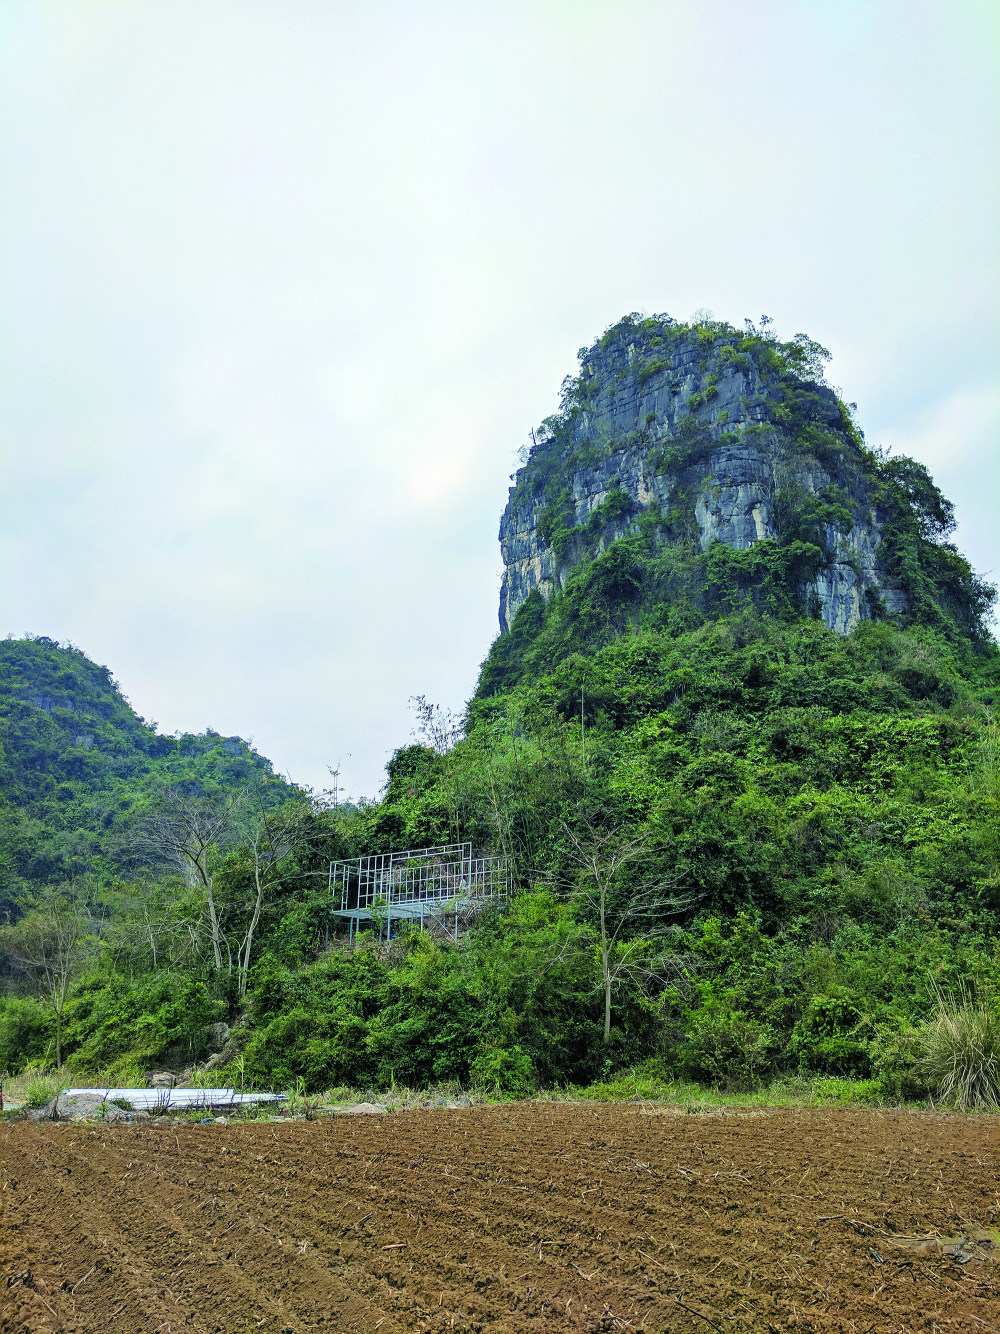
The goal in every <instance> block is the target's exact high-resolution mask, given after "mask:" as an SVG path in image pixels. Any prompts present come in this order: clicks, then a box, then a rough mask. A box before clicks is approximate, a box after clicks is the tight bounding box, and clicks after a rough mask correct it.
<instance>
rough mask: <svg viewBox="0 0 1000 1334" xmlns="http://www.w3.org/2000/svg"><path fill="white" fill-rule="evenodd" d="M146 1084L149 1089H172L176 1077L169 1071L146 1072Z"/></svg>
mask: <svg viewBox="0 0 1000 1334" xmlns="http://www.w3.org/2000/svg"><path fill="white" fill-rule="evenodd" d="M146 1083H147V1084H148V1085H149V1087H150V1088H151V1089H172V1088H173V1087H174V1086H175V1084H176V1083H177V1076H176V1075H175V1074H173V1073H172V1071H170V1070H147V1071H146Z"/></svg>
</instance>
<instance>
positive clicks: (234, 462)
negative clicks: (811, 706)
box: [0, 0, 1000, 796]
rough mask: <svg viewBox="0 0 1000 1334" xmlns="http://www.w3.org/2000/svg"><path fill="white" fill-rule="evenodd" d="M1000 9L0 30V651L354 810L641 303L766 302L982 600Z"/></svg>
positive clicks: (832, 5) (372, 8)
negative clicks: (613, 334)
mask: <svg viewBox="0 0 1000 1334" xmlns="http://www.w3.org/2000/svg"><path fill="white" fill-rule="evenodd" d="M998 38H1000V5H997V4H996V3H995V0H986V2H985V3H981V4H980V3H970V2H969V0H948V3H944V0H941V2H940V3H932V4H927V3H921V2H920V0H903V2H902V3H898V4H897V3H883V2H882V0H858V3H852V2H851V0H826V2H824V0H788V2H787V3H782V2H781V0H757V2H756V3H754V2H752V0H743V2H742V3H740V2H738V0H693V2H692V3H687V2H686V0H661V2H660V3H627V2H626V0H598V2H595V3H587V0H566V2H565V3H544V2H543V0H535V2H534V3H525V4H518V3H512V2H511V0H505V2H504V3H498V4H490V3H486V2H484V0H477V2H476V3H472V4H470V3H467V0H462V3H456V4H447V3H431V2H427V3H421V2H420V0H408V2H407V3H398V4H392V3H377V0H364V2H361V0H358V2H357V3H337V0H315V2H313V3H310V2H309V0H238V2H235V3H227V2H226V0H198V3H185V0H164V2H163V3H156V2H154V0H121V2H120V3H115V2H107V3H103V2H98V0H67V3H62V4H57V3H46V2H45V0H25V2H23V3H19V0H3V2H2V5H0V39H2V55H0V60H2V68H0V99H2V102H0V107H2V110H0V116H2V136H3V137H2V153H3V159H2V195H0V199H2V203H0V228H2V231H0V243H2V247H0V248H2V260H0V262H2V274H0V280H2V288H3V299H2V310H0V335H2V349H0V350H2V363H0V399H2V401H0V448H2V456H3V462H2V466H3V475H2V492H3V496H2V503H3V507H4V508H3V520H2V529H0V541H2V546H0V555H2V561H3V565H2V574H3V585H2V607H0V633H8V632H13V633H15V634H21V633H23V632H25V631H30V632H33V633H37V634H46V635H50V636H52V637H53V638H56V639H60V640H71V641H72V642H73V643H75V644H77V645H78V646H79V647H81V648H82V649H84V650H85V651H86V652H87V653H88V654H89V655H90V656H91V657H93V658H96V659H97V660H98V661H99V662H102V663H106V664H107V665H108V666H110V667H111V669H112V671H113V672H114V674H115V675H116V677H117V678H118V680H119V681H120V683H121V685H122V687H123V689H124V690H125V692H126V694H127V695H128V696H129V698H130V700H131V701H132V703H133V705H134V706H135V708H136V709H137V710H138V711H139V712H140V713H141V714H143V715H144V716H145V717H147V718H150V719H155V720H156V721H157V722H158V723H159V725H160V727H161V728H162V729H164V730H166V731H170V732H172V731H176V730H194V731H201V730H204V728H205V727H206V726H211V727H214V728H215V729H217V730H218V731H221V732H223V733H226V734H230V733H238V734H240V735H242V736H245V737H248V738H252V740H253V742H254V744H255V745H256V746H257V748H258V749H259V750H260V751H261V752H262V753H264V754H265V755H267V756H269V757H270V758H271V759H273V761H274V762H275V765H276V766H277V767H278V768H279V769H280V770H282V771H284V772H287V773H288V774H290V775H291V776H292V778H294V779H296V780H298V781H302V782H306V783H310V784H312V785H314V786H316V787H324V786H327V785H328V784H329V775H328V772H327V766H328V765H336V764H337V763H338V761H341V760H342V764H343V775H344V781H346V784H347V787H348V789H349V790H350V791H351V792H352V793H353V795H355V796H358V795H362V794H369V795H371V794H374V793H375V792H376V791H377V789H378V787H379V785H380V783H381V782H382V779H383V773H382V766H383V764H384V763H385V760H386V758H387V757H388V755H389V753H390V752H391V750H392V749H393V748H394V747H396V746H398V745H400V744H404V743H405V742H406V741H407V739H408V737H409V735H410V731H411V727H412V718H411V715H410V712H409V709H408V703H407V701H408V699H409V697H410V696H412V695H415V694H426V695H427V696H429V697H430V698H431V699H432V700H437V701H440V702H441V703H442V704H444V705H446V706H450V707H452V708H460V707H461V705H462V703H463V702H464V700H465V699H466V698H467V697H468V695H469V694H470V693H471V691H472V688H473V685H474V682H475V679H476V673H477V669H478V666H479V663H480V662H481V660H482V658H483V657H484V655H485V653H486V650H487V648H488V646H489V644H490V641H491V639H492V638H493V636H494V634H495V633H496V628H497V601H498V591H499V583H500V573H501V565H500V556H499V547H498V544H497V540H496V535H497V526H498V521H499V517H500V513H501V511H502V509H503V506H504V503H505V501H506V496H507V487H508V484H509V482H508V478H509V474H510V473H511V472H512V471H513V469H514V467H515V466H516V451H517V449H518V448H519V447H520V446H521V445H522V444H523V443H524V442H525V440H526V439H527V438H528V433H529V430H530V428H531V427H532V426H534V425H536V424H537V423H538V422H539V421H540V420H541V418H543V417H545V416H547V415H548V414H549V413H550V412H552V411H553V410H554V408H555V406H556V401H557V394H558V387H559V384H560V381H561V380H562V378H563V376H564V375H566V374H567V373H569V372H572V371H574V370H575V366H576V352H577V349H578V348H579V347H581V346H582V345H584V344H588V343H590V342H591V341H592V340H593V339H594V338H595V337H596V336H597V335H599V334H600V333H601V332H602V330H603V329H604V328H605V327H606V326H607V325H608V324H610V323H612V322H613V321H615V320H616V319H618V318H619V317H620V316H621V315H623V314H625V313H626V312H629V311H648V312H654V311H667V312H669V313H670V314H672V315H675V316H677V317H679V318H686V317H688V316H689V315H690V314H691V313H692V312H693V311H694V310H696V309H697V308H701V307H708V308H710V309H711V310H712V311H714V313H715V315H716V316H717V317H719V318H723V319H727V320H730V321H732V322H733V323H737V324H740V323H742V321H743V318H744V317H745V316H748V315H749V316H753V317H755V318H756V317H759V316H760V315H761V314H762V313H768V314H770V315H772V316H773V317H774V319H775V321H776V327H777V330H778V332H779V334H781V335H782V336H785V337H788V336H791V335H792V334H793V333H795V332H797V331H798V330H800V329H801V330H805V331H807V332H808V333H809V334H811V335H812V336H813V337H815V338H817V339H819V340H820V341H821V342H822V343H824V344H826V345H827V346H828V347H829V348H830V349H831V350H832V352H833V354H834V360H833V363H832V367H831V370H830V378H831V380H832V381H833V382H834V383H835V384H837V385H839V386H841V387H842V389H843V390H844V393H845V395H846V397H847V398H848V399H851V400H856V401H857V403H858V405H859V414H860V421H861V424H862V426H863V427H864V429H865V431H866V433H867V435H868V438H869V441H870V442H871V443H873V444H891V445H893V446H894V447H895V448H897V449H898V450H901V451H904V452H909V453H913V454H914V455H915V456H916V457H917V458H919V459H922V460H923V461H924V462H926V463H927V464H928V465H929V466H930V467H931V469H932V470H933V472H934V475H935V477H936V478H937V480H938V482H939V484H940V485H941V486H942V487H943V489H944V490H945V492H946V493H947V494H948V495H950V496H951V497H952V499H953V500H954V501H955V502H956V505H957V508H958V515H959V519H960V529H959V534H958V540H959V542H960V544H961V545H962V546H963V548H964V549H965V551H966V552H967V553H968V554H969V556H970V557H971V559H972V560H973V563H974V564H975V565H976V566H977V568H979V569H980V570H981V571H984V572H985V571H991V570H992V571H993V572H994V574H997V573H1000V569H998V567H1000V539H998V528H1000V524H998V512H1000V504H998V501H1000V444H998V435H1000V432H998V425H1000V377H998V373H997V372H998V364H1000V356H998V353H1000V324H998V313H997V312H998V310H1000V281H998V241H997V220H998V217H1000V209H998V203H1000V200H998V193H1000V151H998V89H1000V55H998Z"/></svg>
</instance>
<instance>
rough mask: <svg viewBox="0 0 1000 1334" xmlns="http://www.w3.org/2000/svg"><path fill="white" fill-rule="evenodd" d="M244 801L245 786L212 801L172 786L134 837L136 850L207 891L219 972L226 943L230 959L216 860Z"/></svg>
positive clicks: (230, 836)
mask: <svg viewBox="0 0 1000 1334" xmlns="http://www.w3.org/2000/svg"><path fill="white" fill-rule="evenodd" d="M246 805H247V794H246V792H245V791H243V790H241V791H239V792H235V793H229V794H227V795H226V796H224V797H222V798H219V799H214V800H212V799H208V798H204V797H189V796H185V795H184V794H183V793H180V792H176V791H168V792H165V793H163V795H162V796H161V797H160V800H159V802H158V804H157V807H156V808H155V809H154V810H153V811H152V812H150V814H148V815H147V816H146V818H145V820H144V821H143V823H142V825H141V826H140V829H139V832H138V836H137V838H136V839H135V842H134V850H135V851H137V852H139V853H140V855H144V856H145V858H146V859H147V860H148V861H149V862H150V863H151V864H154V865H157V864H158V865H159V866H161V867H170V868H171V869H173V870H174V871H176V872H177V873H178V874H179V875H182V876H183V877H184V878H185V880H187V882H188V884H190V885H192V886H194V887H197V888H199V889H200V890H201V891H202V893H203V894H204V896H205V910H206V915H207V918H208V934H209V940H210V942H211V946H212V961H213V964H214V967H215V970H216V972H219V973H221V972H222V971H223V968H224V966H226V965H224V963H223V948H225V949H226V956H227V957H226V964H227V965H228V966H231V965H232V958H231V954H230V951H229V949H228V946H227V945H226V942H225V938H224V935H223V931H222V922H221V919H220V914H219V909H218V903H217V901H216V894H215V881H214V859H215V855H216V853H217V851H218V849H219V848H220V847H222V846H224V845H225V844H227V843H231V842H232V841H233V839H234V837H235V836H236V834H237V831H238V825H239V817H240V816H241V815H242V814H243V813H244V810H245V807H246Z"/></svg>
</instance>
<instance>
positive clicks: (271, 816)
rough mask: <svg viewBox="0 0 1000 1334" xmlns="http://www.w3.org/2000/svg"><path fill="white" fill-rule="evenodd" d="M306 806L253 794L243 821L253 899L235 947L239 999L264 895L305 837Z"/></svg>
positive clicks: (274, 885)
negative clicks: (271, 803)
mask: <svg viewBox="0 0 1000 1334" xmlns="http://www.w3.org/2000/svg"><path fill="white" fill-rule="evenodd" d="M308 814H309V807H308V806H307V805H306V803H305V802H295V803H288V804H286V805H285V806H281V807H279V808H277V809H268V808H267V807H266V806H265V805H264V803H263V802H262V801H261V799H260V794H259V793H258V794H256V798H255V799H254V800H253V810H252V812H251V813H250V816H249V819H248V820H247V821H245V825H244V839H245V845H244V846H245V848H246V853H247V857H248V860H249V863H250V867H251V871H252V876H253V882H252V883H253V901H252V904H251V907H250V916H249V919H248V921H247V926H246V930H245V932H244V934H243V939H242V940H241V941H240V944H239V947H238V948H237V951H236V987H237V993H238V995H239V999H240V1000H243V998H244V997H245V996H246V993H247V984H248V979H249V975H250V960H251V957H252V953H253V941H254V935H255V933H256V931H257V926H258V924H259V922H260V916H261V912H262V911H263V907H264V902H265V900H266V899H267V897H268V896H269V895H270V894H272V893H273V892H274V890H276V889H277V888H278V886H279V885H280V884H281V881H282V879H283V878H284V873H283V863H285V862H286V860H287V858H288V857H289V856H291V854H292V853H293V852H295V851H296V850H297V849H299V848H301V847H303V846H304V845H305V844H306V843H307V841H308V838H309V822H308Z"/></svg>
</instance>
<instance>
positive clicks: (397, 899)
mask: <svg viewBox="0 0 1000 1334" xmlns="http://www.w3.org/2000/svg"><path fill="white" fill-rule="evenodd" d="M328 883H329V888H330V895H331V898H332V899H333V914H334V916H336V917H341V918H346V919H347V923H348V934H349V936H350V938H351V939H353V937H354V935H355V933H356V932H357V930H358V926H359V925H360V923H361V922H374V923H375V924H376V925H377V926H378V928H379V935H380V936H381V935H382V934H383V929H384V932H385V936H386V938H387V939H391V937H392V925H393V922H399V921H407V922H419V923H420V925H421V926H423V925H424V924H425V923H426V922H427V921H428V920H430V921H432V922H433V921H437V922H442V921H443V920H445V919H449V918H452V919H453V928H454V935H455V936H456V938H457V936H458V927H459V922H460V920H462V919H466V920H467V919H468V918H469V917H471V916H474V915H475V914H476V913H477V912H479V911H480V910H481V909H482V908H484V907H485V906H486V905H487V904H488V903H497V902H504V901H505V900H506V898H507V894H508V891H509V887H510V875H509V870H508V866H507V861H506V859H505V858H503V857H474V856H473V855H472V844H471V843H447V844H443V845H442V846H441V847H437V848H410V849H408V850H407V851H405V852H385V853H377V854H375V855H373V856H369V857H354V858H352V859H351V860H349V861H333V862H331V863H330V875H329V882H328Z"/></svg>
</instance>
